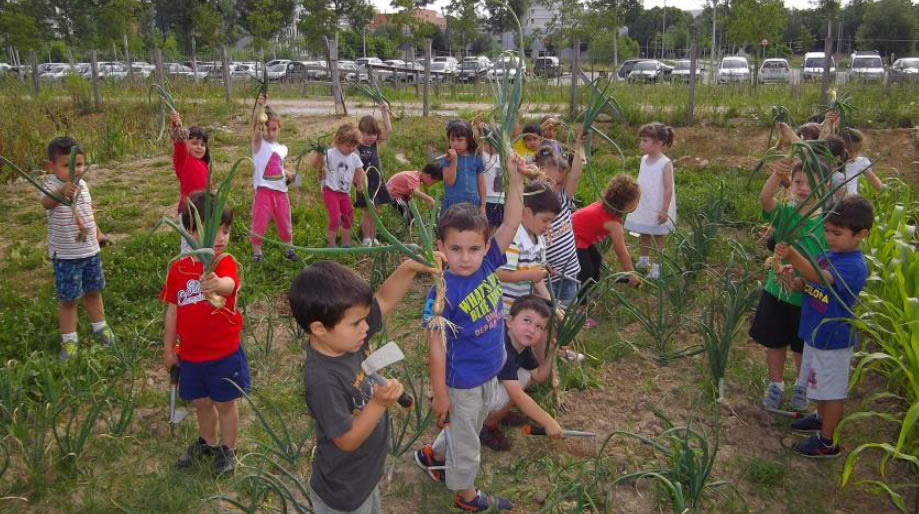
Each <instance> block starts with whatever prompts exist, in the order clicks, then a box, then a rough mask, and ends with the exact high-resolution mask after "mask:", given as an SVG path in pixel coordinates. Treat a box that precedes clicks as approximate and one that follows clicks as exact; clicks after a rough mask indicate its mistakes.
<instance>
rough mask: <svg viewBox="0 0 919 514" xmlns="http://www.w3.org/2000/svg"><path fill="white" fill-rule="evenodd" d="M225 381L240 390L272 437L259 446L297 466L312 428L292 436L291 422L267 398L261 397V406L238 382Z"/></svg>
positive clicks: (260, 442) (263, 427)
mask: <svg viewBox="0 0 919 514" xmlns="http://www.w3.org/2000/svg"><path fill="white" fill-rule="evenodd" d="M224 380H227V381H228V382H229V383H231V384H233V387H235V388H236V389H237V390H239V392H240V393H241V394H242V396H243V398H245V399H246V402H247V403H248V404H249V406H250V407H252V412H254V413H255V417H256V419H258V422H259V425H260V426H261V427H262V429H263V430H264V431H265V433H267V434H268V436H269V437H270V441H269V442H268V443H265V442H263V441H261V440H258V441H257V444H258V445H259V446H261V447H262V448H263V449H264V450H265V451H267V452H269V453H271V454H273V455H276V456H278V457H280V458H282V459H284V460H285V461H286V462H288V463H290V464H296V462H297V459H299V458H300V455H302V454H303V449H304V448H305V447H306V444H307V441H309V439H310V438H311V437H312V436H313V430H312V428H311V427H310V428H308V429H307V430H304V431H303V433H302V434H292V433H291V430H290V428H289V425H290V422H289V421H288V420H286V419H284V416H283V415H282V414H281V411H280V410H279V409H278V407H277V406H276V405H274V404H273V403H271V402H270V401H269V400H268V399H267V398H266V397H264V396H263V395H259V404H261V406H259V404H256V403H255V402H254V401H252V396H250V395H249V394H248V393H246V392H245V391H243V390H242V389H241V388H240V387H239V385H237V384H236V382H233V381H232V380H229V379H224ZM266 407H267V408H266ZM269 418H272V420H271V421H270V420H269Z"/></svg>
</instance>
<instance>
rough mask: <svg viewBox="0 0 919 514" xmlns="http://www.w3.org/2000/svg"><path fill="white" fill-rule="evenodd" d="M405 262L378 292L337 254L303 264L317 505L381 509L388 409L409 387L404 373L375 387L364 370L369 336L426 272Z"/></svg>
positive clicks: (300, 317) (296, 294)
mask: <svg viewBox="0 0 919 514" xmlns="http://www.w3.org/2000/svg"><path fill="white" fill-rule="evenodd" d="M434 271H435V270H433V269H431V268H427V267H425V266H423V265H421V264H419V263H417V262H415V261H413V260H406V261H405V262H403V263H402V264H401V265H400V266H399V267H398V268H397V269H396V271H395V272H393V274H392V275H390V277H389V278H388V279H386V282H384V283H383V285H381V286H380V289H379V291H377V293H376V295H374V294H373V292H372V291H371V290H370V286H369V285H367V283H366V282H365V281H364V280H363V279H361V278H360V277H359V276H357V274H355V273H354V272H353V271H352V270H350V269H348V268H346V267H344V266H342V265H340V264H337V263H335V262H331V261H319V262H316V263H314V264H313V265H312V266H310V267H309V268H306V269H304V270H303V271H301V272H300V274H298V275H297V276H296V277H295V278H294V281H293V283H292V284H291V286H290V293H289V301H290V309H291V312H292V313H293V315H294V318H296V320H297V323H298V324H299V325H300V326H301V327H302V328H303V329H304V330H306V332H307V334H309V345H308V346H307V348H306V362H305V364H304V366H303V386H304V390H305V392H306V403H307V406H308V407H309V410H310V414H311V415H312V417H313V419H314V420H315V422H316V440H317V444H316V456H315V458H314V459H313V473H312V476H311V478H310V500H311V501H312V504H313V512H315V513H316V514H322V513H338V512H353V513H360V514H370V513H379V512H382V507H381V501H380V492H379V489H378V488H377V483H378V482H379V480H380V477H381V476H382V475H383V465H384V464H385V461H386V454H387V451H388V449H389V423H388V420H387V413H386V409H387V408H388V407H389V406H390V405H392V404H393V403H395V402H396V401H397V400H398V398H399V396H400V395H401V394H402V391H403V389H402V385H401V384H400V383H399V382H398V381H397V380H393V379H390V380H387V381H386V384H385V385H383V386H377V387H374V386H373V385H372V382H371V381H370V380H369V379H368V377H367V376H365V375H364V372H363V371H362V370H361V363H362V362H363V361H364V359H365V358H366V357H367V355H369V354H370V353H371V351H372V350H371V347H370V344H369V343H368V341H369V340H370V338H371V337H373V335H374V334H376V333H377V332H379V331H380V329H382V328H383V316H385V315H386V313H387V312H389V311H390V310H391V309H392V308H393V307H394V306H395V305H396V304H397V303H398V302H399V301H400V300H401V299H402V297H403V296H404V295H405V293H406V292H407V291H408V289H409V287H411V283H412V280H413V279H414V277H415V275H416V274H417V273H419V272H434Z"/></svg>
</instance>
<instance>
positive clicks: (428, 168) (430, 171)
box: [421, 162, 444, 180]
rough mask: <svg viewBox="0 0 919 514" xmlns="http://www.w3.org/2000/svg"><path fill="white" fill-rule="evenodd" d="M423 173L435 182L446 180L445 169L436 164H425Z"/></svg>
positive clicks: (422, 169)
mask: <svg viewBox="0 0 919 514" xmlns="http://www.w3.org/2000/svg"><path fill="white" fill-rule="evenodd" d="M421 173H424V174H425V175H428V176H430V177H431V178H432V179H434V180H443V179H444V168H443V166H441V165H440V164H437V163H436V162H431V163H428V164H425V165H424V168H421Z"/></svg>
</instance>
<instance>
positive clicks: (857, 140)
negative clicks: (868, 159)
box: [838, 127, 865, 159]
mask: <svg viewBox="0 0 919 514" xmlns="http://www.w3.org/2000/svg"><path fill="white" fill-rule="evenodd" d="M838 135H839V137H841V138H842V142H843V143H844V144H845V145H846V153H848V154H849V155H848V158H849V159H852V158H853V157H855V156H856V155H858V154H859V153H861V151H862V145H864V143H865V135H864V134H862V133H861V131H860V130H858V129H854V128H848V127H845V128H842V129H840V130H839V134H838Z"/></svg>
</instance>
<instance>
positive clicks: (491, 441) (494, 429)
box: [479, 425, 511, 452]
mask: <svg viewBox="0 0 919 514" xmlns="http://www.w3.org/2000/svg"><path fill="white" fill-rule="evenodd" d="M479 441H482V444H484V445H485V446H487V447H489V448H491V449H492V450H494V451H496V452H506V451H507V450H510V449H511V440H510V439H508V438H507V436H505V435H504V432H502V431H501V429H500V428H498V426H497V425H495V426H488V425H485V426H483V427H482V431H481V432H479Z"/></svg>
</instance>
